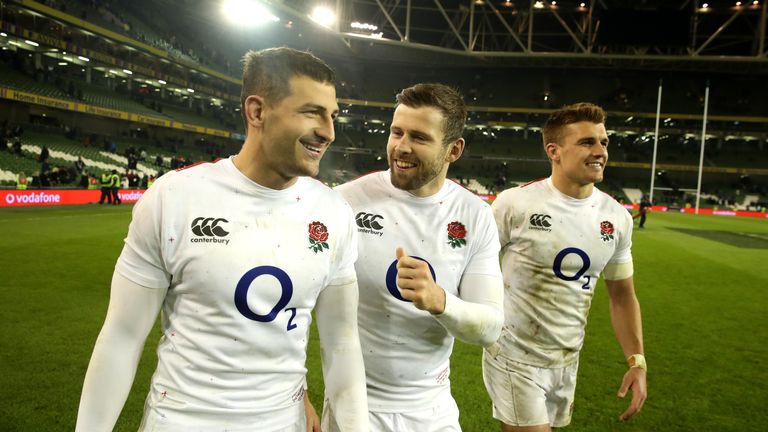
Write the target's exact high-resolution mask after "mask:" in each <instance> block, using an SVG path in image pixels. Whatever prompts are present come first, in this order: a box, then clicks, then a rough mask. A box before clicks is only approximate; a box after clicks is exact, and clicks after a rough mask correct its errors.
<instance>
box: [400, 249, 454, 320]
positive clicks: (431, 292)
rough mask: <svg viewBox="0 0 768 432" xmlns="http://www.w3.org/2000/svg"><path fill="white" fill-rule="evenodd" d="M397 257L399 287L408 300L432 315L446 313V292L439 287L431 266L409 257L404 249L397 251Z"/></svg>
mask: <svg viewBox="0 0 768 432" xmlns="http://www.w3.org/2000/svg"><path fill="white" fill-rule="evenodd" d="M395 256H396V257H397V286H398V287H400V290H401V291H402V296H403V298H404V299H406V300H410V301H412V302H413V305H414V306H416V307H417V308H419V309H421V310H425V311H427V312H429V313H431V314H441V313H443V311H445V291H443V289H442V288H440V287H439V286H437V284H436V283H435V280H434V279H433V278H432V273H431V272H430V271H429V265H428V264H427V263H426V262H424V261H422V260H419V259H416V258H412V257H409V256H408V255H406V254H405V251H404V250H403V248H397V250H396V251H395Z"/></svg>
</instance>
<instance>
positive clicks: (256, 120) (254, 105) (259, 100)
mask: <svg viewBox="0 0 768 432" xmlns="http://www.w3.org/2000/svg"><path fill="white" fill-rule="evenodd" d="M264 105H265V104H264V98H263V97H261V96H258V95H250V96H248V97H247V98H245V103H244V104H243V109H244V110H245V118H246V120H247V121H248V124H249V125H251V126H253V127H261V125H262V124H263V122H264Z"/></svg>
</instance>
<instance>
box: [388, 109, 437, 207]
mask: <svg viewBox="0 0 768 432" xmlns="http://www.w3.org/2000/svg"><path fill="white" fill-rule="evenodd" d="M444 138H445V134H444V133H443V114H442V113H441V112H440V110H438V109H437V108H434V107H427V106H423V107H419V108H413V107H409V106H407V105H398V107H397V108H396V109H395V115H394V116H393V117H392V126H391V127H390V129H389V140H388V141H387V161H388V162H389V168H390V173H391V174H390V177H391V181H392V185H394V186H395V187H396V188H398V189H403V190H407V191H408V192H410V193H412V194H414V195H416V196H421V197H425V196H430V195H433V194H435V193H437V192H438V191H439V190H440V188H441V187H442V185H443V181H444V180H445V174H446V173H447V172H448V163H449V162H450V161H451V158H450V154H449V151H450V149H451V147H452V146H451V145H445V144H443V139H444Z"/></svg>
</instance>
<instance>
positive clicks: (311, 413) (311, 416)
mask: <svg viewBox="0 0 768 432" xmlns="http://www.w3.org/2000/svg"><path fill="white" fill-rule="evenodd" d="M304 415H306V417H307V432H320V417H318V416H317V411H315V407H314V406H312V402H310V401H309V394H308V393H307V392H306V391H305V392H304Z"/></svg>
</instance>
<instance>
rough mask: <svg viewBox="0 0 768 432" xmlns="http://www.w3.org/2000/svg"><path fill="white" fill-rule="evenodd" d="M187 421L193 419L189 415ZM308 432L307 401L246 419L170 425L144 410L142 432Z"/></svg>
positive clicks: (207, 419)
mask: <svg viewBox="0 0 768 432" xmlns="http://www.w3.org/2000/svg"><path fill="white" fill-rule="evenodd" d="M185 417H186V418H190V417H193V416H192V415H186V416H185ZM198 431H199V432H212V431H217V432H218V431H222V432H223V431H227V432H306V431H307V419H306V414H305V412H304V402H300V403H297V404H294V405H291V406H290V407H288V408H283V409H279V410H274V411H272V412H269V413H265V414H260V415H254V416H248V419H247V420H238V421H237V422H233V421H231V420H227V419H222V418H221V417H219V418H218V419H212V418H210V417H207V416H205V415H203V414H201V415H200V416H199V418H196V419H194V420H193V421H192V420H187V421H184V422H183V424H182V422H179V421H174V422H171V421H170V420H169V418H168V416H163V415H161V414H160V413H158V412H157V411H156V410H154V409H152V408H148V407H145V411H144V418H143V419H142V421H141V426H139V432H198Z"/></svg>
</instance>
